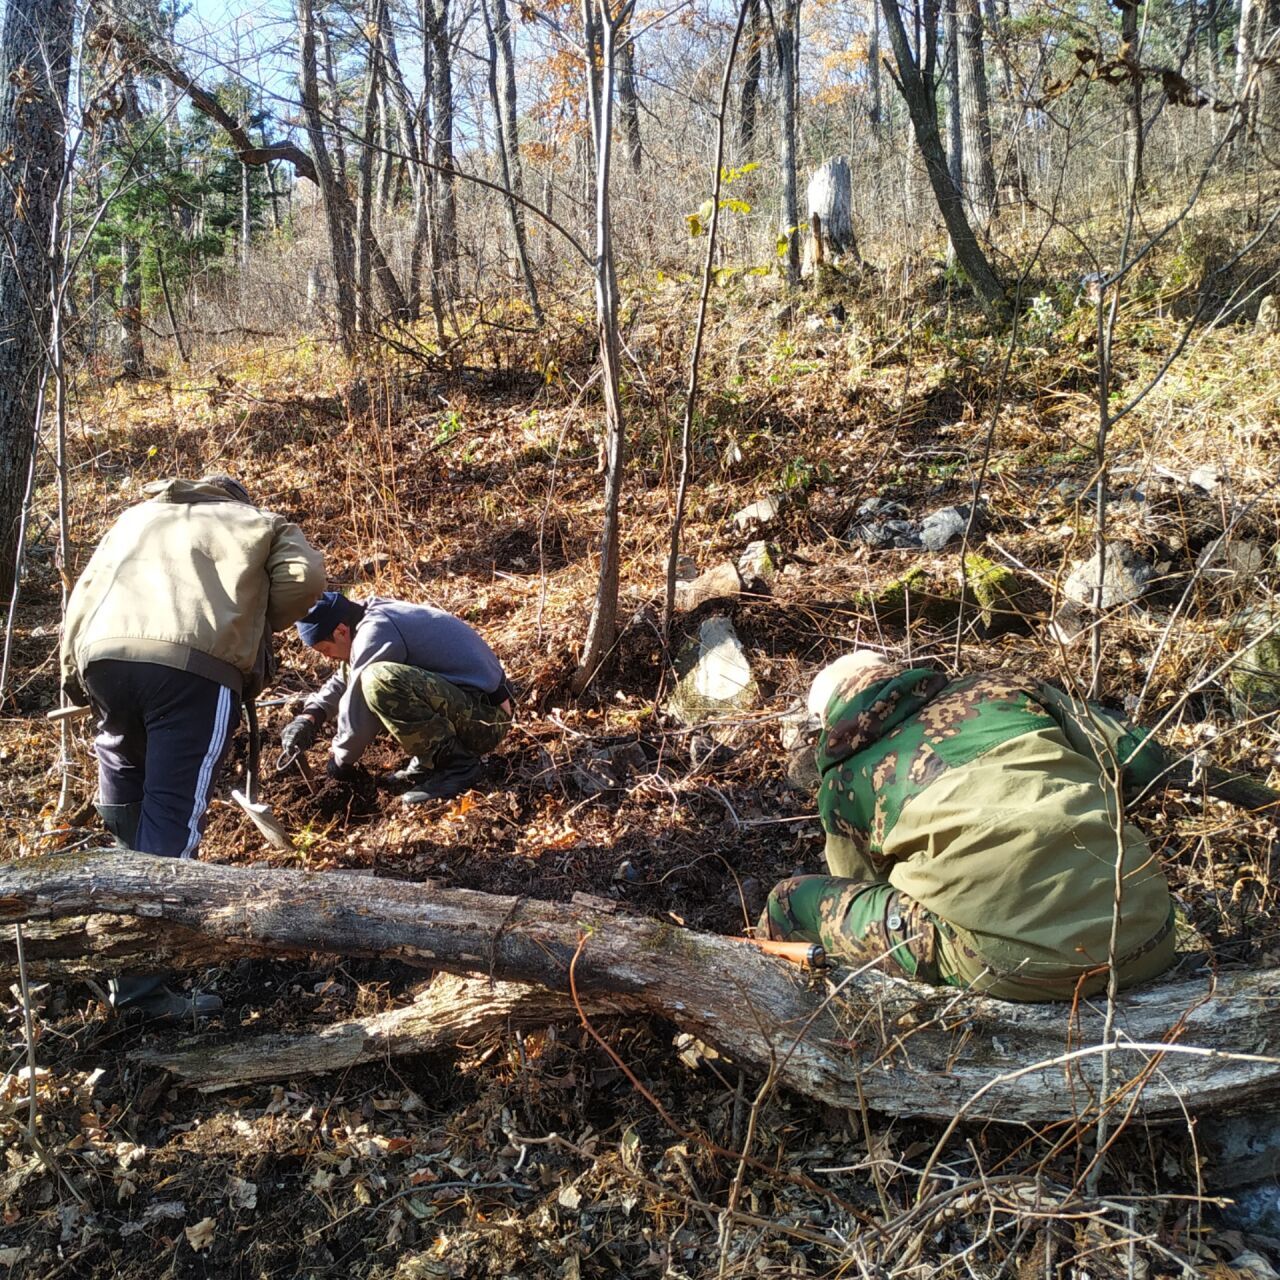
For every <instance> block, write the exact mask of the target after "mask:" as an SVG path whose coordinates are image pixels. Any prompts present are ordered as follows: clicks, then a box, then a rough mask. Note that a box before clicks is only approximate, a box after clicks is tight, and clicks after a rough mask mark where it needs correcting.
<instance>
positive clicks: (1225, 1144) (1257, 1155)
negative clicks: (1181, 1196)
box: [1197, 1111, 1280, 1194]
mask: <svg viewBox="0 0 1280 1280" xmlns="http://www.w3.org/2000/svg"><path fill="white" fill-rule="evenodd" d="M1197 1142H1198V1144H1199V1147H1200V1153H1201V1155H1202V1156H1203V1158H1204V1162H1205V1167H1204V1174H1205V1185H1206V1186H1207V1187H1209V1188H1211V1189H1212V1190H1211V1194H1212V1192H1213V1191H1219V1190H1228V1189H1230V1188H1232V1187H1243V1186H1248V1185H1250V1184H1252V1183H1257V1182H1261V1181H1263V1179H1274V1178H1275V1177H1276V1176H1277V1175H1278V1174H1280V1116H1275V1115H1268V1114H1266V1113H1259V1112H1256V1111H1255V1112H1250V1113H1248V1114H1246V1115H1238V1116H1219V1117H1218V1118H1217V1119H1216V1120H1215V1121H1214V1123H1213V1125H1212V1126H1209V1125H1205V1126H1202V1127H1201V1128H1200V1129H1199V1130H1198V1131H1197Z"/></svg>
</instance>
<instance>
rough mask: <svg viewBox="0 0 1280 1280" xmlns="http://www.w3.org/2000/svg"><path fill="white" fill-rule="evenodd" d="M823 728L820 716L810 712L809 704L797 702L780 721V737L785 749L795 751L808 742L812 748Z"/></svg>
mask: <svg viewBox="0 0 1280 1280" xmlns="http://www.w3.org/2000/svg"><path fill="white" fill-rule="evenodd" d="M821 728H822V726H821V725H820V724H819V723H818V717H817V716H815V715H811V714H810V713H809V707H808V705H807V704H806V703H803V702H801V703H797V704H796V705H795V706H793V707H792V708H791V709H790V710H789V711H787V712H785V713H784V715H783V716H782V719H781V720H780V721H779V722H778V737H779V739H780V740H781V742H782V749H783V751H794V750H795V748H796V747H799V746H803V745H805V744H806V743H807V744H809V746H810V748H812V744H813V743H814V742H815V741H816V740H817V736H818V732H819V730H820V729H821Z"/></svg>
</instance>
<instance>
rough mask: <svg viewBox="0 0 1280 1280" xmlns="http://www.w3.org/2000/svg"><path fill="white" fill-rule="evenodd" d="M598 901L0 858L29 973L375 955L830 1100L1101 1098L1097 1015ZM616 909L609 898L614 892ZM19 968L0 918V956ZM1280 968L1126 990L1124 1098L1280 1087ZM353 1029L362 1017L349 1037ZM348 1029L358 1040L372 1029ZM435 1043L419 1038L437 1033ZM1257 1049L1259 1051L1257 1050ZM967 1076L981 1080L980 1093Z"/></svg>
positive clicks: (1009, 1108) (1138, 1103)
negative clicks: (720, 1060) (821, 973)
mask: <svg viewBox="0 0 1280 1280" xmlns="http://www.w3.org/2000/svg"><path fill="white" fill-rule="evenodd" d="M600 901H601V904H602V905H601V907H600V908H597V907H596V905H595V900H592V901H591V902H589V903H584V902H575V903H573V904H564V903H551V902H539V901H535V900H532V899H526V898H518V897H500V896H495V895H489V894H484V893H476V892H472V891H470V890H464V889H446V888H442V887H440V886H439V885H432V884H412V883H405V882H402V881H393V880H380V879H376V878H373V877H370V876H363V875H353V874H350V873H345V872H344V873H338V872H329V873H309V872H303V871H276V870H264V869H260V868H250V867H220V866H212V865H209V864H205V863H200V862H190V861H184V860H180V859H176V858H156V857H150V856H147V855H144V854H132V853H108V854H101V855H84V854H71V855H60V856H56V857H47V858H31V859H23V860H20V861H17V862H11V863H8V864H6V865H4V866H0V925H5V926H8V925H13V924H22V925H23V931H24V937H25V943H26V954H27V957H28V963H29V964H30V966H31V968H32V970H33V971H35V972H37V973H43V974H49V973H62V974H72V975H74V974H77V973H79V974H84V973H92V974H101V973H103V972H105V971H116V970H120V969H126V968H128V967H129V966H130V965H134V966H136V965H138V964H140V963H146V964H147V965H150V966H177V967H182V966H207V965H209V964H211V963H217V962H220V961H226V960H230V959H233V958H237V957H243V956H279V957H304V956H309V955H312V954H315V953H322V954H326V955H350V956H362V957H375V958H377V957H385V958H388V959H394V960H397V961H400V962H402V963H408V964H420V965H423V966H424V967H427V968H433V969H443V970H446V971H451V972H460V973H473V974H480V975H489V976H491V977H493V978H495V979H500V980H502V981H514V982H525V983H534V984H537V985H539V986H543V987H548V988H550V989H552V990H556V991H566V990H569V988H570V975H571V974H572V977H573V981H574V984H575V985H576V988H577V991H578V993H579V997H580V998H582V999H593V1000H599V999H603V998H604V997H606V996H617V997H621V998H622V999H623V1000H625V1001H626V1002H627V1006H628V1007H632V1008H636V1009H643V1010H644V1011H645V1012H646V1013H647V1014H650V1015H656V1016H660V1017H662V1018H665V1019H667V1020H669V1021H671V1022H674V1023H676V1024H677V1025H679V1026H680V1027H682V1028H684V1029H685V1030H688V1031H689V1032H691V1033H692V1034H694V1035H695V1036H697V1037H698V1038H699V1039H701V1040H704V1041H706V1042H707V1043H709V1044H712V1045H714V1046H715V1047H716V1048H717V1049H719V1050H720V1051H722V1052H724V1053H727V1054H728V1055H730V1056H731V1057H732V1058H734V1059H735V1060H736V1061H738V1062H740V1063H741V1064H743V1065H744V1066H752V1067H755V1068H757V1069H759V1070H767V1069H768V1068H769V1067H770V1065H771V1064H773V1065H776V1067H777V1070H778V1075H779V1079H780V1082H781V1083H783V1084H784V1085H786V1086H788V1087H790V1088H793V1089H795V1090H797V1091H799V1092H801V1093H804V1094H806V1095H808V1096H810V1097H813V1098H817V1099H820V1100H822V1101H824V1102H828V1103H831V1104H833V1105H836V1106H840V1107H858V1106H860V1105H862V1104H863V1103H864V1102H865V1105H867V1106H869V1107H872V1108H874V1109H876V1110H880V1111H885V1112H889V1113H892V1114H895V1115H915V1116H924V1117H930V1118H934V1119H951V1118H953V1117H955V1116H957V1115H964V1116H971V1117H974V1118H979V1117H986V1118H991V1119H997V1120H1003V1121H1009V1122H1018V1123H1023V1122H1025V1123H1033V1124H1042V1123H1045V1122H1047V1121H1054V1120H1062V1119H1065V1118H1075V1119H1080V1120H1084V1119H1087V1117H1088V1115H1089V1114H1090V1112H1091V1111H1092V1110H1094V1109H1095V1108H1096V1096H1095V1094H1096V1090H1097V1087H1098V1083H1099V1080H1100V1077H1101V1072H1100V1055H1099V1053H1098V1052H1097V1051H1096V1047H1097V1045H1098V1036H1099V1033H1100V1030H1101V1027H1102V1025H1103V1016H1102V1013H1101V1011H1100V1010H1099V1009H1098V1008H1097V1007H1096V1005H1095V1003H1094V1002H1092V1001H1082V1002H1081V1004H1080V1007H1079V1009H1078V1010H1077V1011H1076V1013H1075V1014H1074V1015H1073V1014H1072V1013H1071V1011H1070V1009H1069V1008H1068V1006H1065V1005H1056V1004H1054V1005H1011V1004H1007V1003H1004V1002H1002V1001H998V1000H989V999H986V998H982V997H977V996H965V995H963V994H962V993H959V992H957V991H954V990H949V989H933V988H929V987H924V986H921V985H918V984H915V983H910V982H905V981H902V980H897V979H890V978H884V977H881V976H879V975H877V974H873V973H865V974H851V975H847V976H845V977H844V980H843V981H842V982H840V983H839V984H838V987H837V988H836V989H835V990H833V989H832V987H831V986H830V985H829V984H828V983H827V982H825V981H821V980H815V979H810V978H806V977H805V976H804V975H802V974H801V973H800V972H799V971H798V970H796V969H795V968H793V967H792V966H790V965H788V964H786V963H785V962H783V961H779V960H775V959H773V958H770V957H767V956H764V955H762V954H760V953H758V952H756V950H755V949H754V948H752V947H750V946H749V945H747V944H744V943H742V942H739V941H735V940H734V939H731V938H724V937H718V936H715V935H711V934H701V933H696V932H693V931H690V930H684V929H677V928H675V927H673V926H672V925H670V924H666V923H663V922H661V921H657V920H650V919H643V918H639V917H635V916H630V915H625V914H623V913H621V912H613V911H611V910H607V909H603V908H604V903H603V900H600ZM608 906H610V907H611V906H612V904H608ZM14 963H15V951H14V944H13V930H12V929H11V928H4V929H3V930H2V931H0V965H6V966H10V967H11V966H12V965H13V964H14ZM1277 992H1280V971H1277V970H1267V971H1263V972H1256V971H1246V972H1237V973H1228V974H1223V975H1221V976H1220V977H1219V978H1217V979H1216V980H1215V979H1213V978H1211V977H1208V976H1199V977H1195V978H1186V979H1180V980H1174V981H1170V982H1166V983H1162V984H1157V985H1153V986H1151V987H1148V988H1144V989H1139V990H1137V991H1133V992H1130V993H1127V994H1125V995H1123V996H1121V998H1120V1001H1119V1008H1118V1015H1117V1020H1116V1028H1117V1041H1116V1043H1115V1044H1114V1045H1113V1046H1112V1049H1111V1052H1112V1057H1113V1063H1112V1076H1111V1078H1112V1080H1113V1082H1121V1083H1116V1084H1115V1085H1114V1086H1113V1094H1112V1096H1111V1098H1110V1100H1109V1101H1110V1103H1111V1104H1112V1105H1114V1106H1117V1107H1118V1108H1119V1109H1120V1110H1121V1112H1127V1111H1128V1109H1129V1108H1130V1106H1134V1107H1135V1108H1136V1110H1137V1112H1138V1113H1139V1114H1143V1115H1146V1116H1148V1117H1167V1118H1174V1119H1177V1118H1179V1117H1181V1116H1182V1115H1183V1114H1184V1111H1183V1109H1184V1107H1185V1108H1186V1110H1188V1111H1190V1112H1197V1111H1204V1110H1211V1109H1215V1108H1220V1109H1226V1110H1243V1109H1247V1108H1250V1107H1255V1106H1257V1105H1258V1104H1260V1103H1264V1102H1267V1101H1271V1102H1274V1101H1275V1098H1276V1096H1277V1094H1280V1062H1277V1061H1276V1059H1275V1058H1274V1057H1271V1056H1263V1055H1268V1047H1269V1046H1270V1045H1272V1044H1274V1043H1276V1040H1277V1036H1278V1035H1280V1000H1277V998H1276V995H1277ZM347 1034H351V1035H353V1036H354V1034H355V1033H350V1032H348V1033H347ZM359 1034H361V1035H364V1034H365V1032H363V1031H362V1032H360V1033H359ZM429 1043H430V1042H429ZM1250 1055H1253V1056H1250ZM979 1091H981V1092H979Z"/></svg>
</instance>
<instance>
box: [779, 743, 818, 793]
mask: <svg viewBox="0 0 1280 1280" xmlns="http://www.w3.org/2000/svg"><path fill="white" fill-rule="evenodd" d="M821 781H822V779H821V778H820V777H819V775H818V758H817V756H816V755H815V753H814V749H813V746H812V744H810V743H805V744H804V745H803V746H799V747H796V748H795V749H794V750H793V751H792V752H791V753H790V754H789V755H788V756H787V785H788V786H790V787H791V788H792V789H793V790H795V791H799V792H800V793H801V794H802V795H807V796H812V795H816V794H817V792H818V784H819V783H820V782H821Z"/></svg>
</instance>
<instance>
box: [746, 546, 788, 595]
mask: <svg viewBox="0 0 1280 1280" xmlns="http://www.w3.org/2000/svg"><path fill="white" fill-rule="evenodd" d="M780 559H781V556H780V555H779V553H778V548H777V547H775V546H774V545H773V543H771V542H765V541H764V540H763V539H757V540H756V541H755V542H748V543H747V545H746V546H745V547H744V548H743V551H742V554H741V555H740V556H739V557H738V576H739V577H740V578H741V579H742V581H743V582H745V583H748V584H751V585H753V586H759V585H761V584H763V585H764V586H765V587H768V586H769V584H770V583H771V582H772V581H773V580H774V578H776V577H777V576H778V561H779V560H780Z"/></svg>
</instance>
